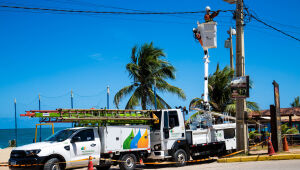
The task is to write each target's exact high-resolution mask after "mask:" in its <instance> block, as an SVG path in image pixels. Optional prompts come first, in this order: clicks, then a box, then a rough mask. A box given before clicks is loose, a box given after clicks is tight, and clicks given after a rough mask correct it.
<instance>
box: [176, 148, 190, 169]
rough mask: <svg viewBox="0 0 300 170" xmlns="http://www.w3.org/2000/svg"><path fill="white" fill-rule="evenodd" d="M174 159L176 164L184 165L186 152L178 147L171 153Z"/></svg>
mask: <svg viewBox="0 0 300 170" xmlns="http://www.w3.org/2000/svg"><path fill="white" fill-rule="evenodd" d="M173 158H174V161H175V162H177V163H176V164H175V165H176V166H178V167H179V166H184V165H185V164H186V161H187V156H186V152H185V151H184V150H183V149H178V150H177V151H176V152H175V153H174V155H173Z"/></svg>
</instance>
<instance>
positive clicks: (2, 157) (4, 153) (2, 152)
mask: <svg viewBox="0 0 300 170" xmlns="http://www.w3.org/2000/svg"><path fill="white" fill-rule="evenodd" d="M11 150H12V148H5V149H0V162H8V159H9V156H10V152H11ZM0 170H8V167H0Z"/></svg>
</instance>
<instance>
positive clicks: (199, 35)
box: [193, 28, 203, 46]
mask: <svg viewBox="0 0 300 170" xmlns="http://www.w3.org/2000/svg"><path fill="white" fill-rule="evenodd" d="M193 33H194V38H195V39H196V40H198V41H199V43H200V44H201V46H203V42H202V40H201V34H200V31H199V30H198V29H197V28H193Z"/></svg>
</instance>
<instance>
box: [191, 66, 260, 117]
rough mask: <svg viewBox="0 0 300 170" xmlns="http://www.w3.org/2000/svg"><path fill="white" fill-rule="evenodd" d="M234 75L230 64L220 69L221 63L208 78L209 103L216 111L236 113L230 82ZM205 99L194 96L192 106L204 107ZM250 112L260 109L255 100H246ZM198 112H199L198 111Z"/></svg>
mask: <svg viewBox="0 0 300 170" xmlns="http://www.w3.org/2000/svg"><path fill="white" fill-rule="evenodd" d="M233 75H234V71H233V70H231V69H230V68H229V67H228V66H226V67H224V69H223V70H220V67H219V64H218V65H217V68H216V71H215V72H214V74H213V75H210V76H209V78H208V90H209V104H210V105H211V106H212V110H213V111H215V112H220V113H222V112H228V113H230V114H231V115H233V116H234V115H235V112H236V109H235V106H236V105H235V100H233V99H231V89H230V82H231V80H232V77H233ZM202 104H203V99H200V98H194V99H193V100H192V101H191V102H190V106H189V107H190V108H192V107H198V108H203V105H202ZM246 105H247V110H248V112H250V111H252V110H255V111H257V110H259V106H258V104H257V103H255V102H250V101H247V102H246ZM197 114H198V113H197Z"/></svg>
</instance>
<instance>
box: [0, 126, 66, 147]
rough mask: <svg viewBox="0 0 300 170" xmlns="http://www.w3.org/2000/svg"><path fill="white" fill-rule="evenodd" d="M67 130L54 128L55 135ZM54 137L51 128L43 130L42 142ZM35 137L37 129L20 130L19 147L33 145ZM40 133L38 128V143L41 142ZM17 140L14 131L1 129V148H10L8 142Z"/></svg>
mask: <svg viewBox="0 0 300 170" xmlns="http://www.w3.org/2000/svg"><path fill="white" fill-rule="evenodd" d="M62 129H65V127H57V128H54V133H55V132H57V131H59V130H62ZM50 135H52V129H51V128H45V127H43V128H42V140H44V139H46V138H47V137H48V136H50ZM34 136H35V128H22V129H21V128H20V129H18V141H17V143H18V146H22V145H25V144H29V143H33V142H34ZM39 136H40V131H39V127H38V131H37V142H39V140H40V137H39ZM13 139H15V130H14V129H0V148H2V149H3V148H6V147H8V145H9V144H8V141H9V140H13Z"/></svg>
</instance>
